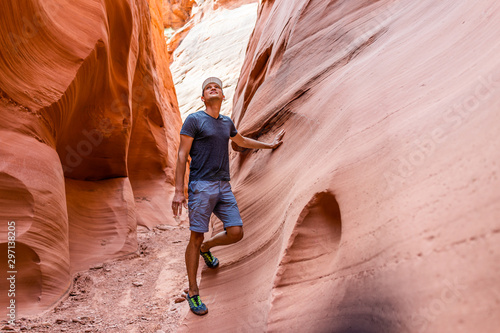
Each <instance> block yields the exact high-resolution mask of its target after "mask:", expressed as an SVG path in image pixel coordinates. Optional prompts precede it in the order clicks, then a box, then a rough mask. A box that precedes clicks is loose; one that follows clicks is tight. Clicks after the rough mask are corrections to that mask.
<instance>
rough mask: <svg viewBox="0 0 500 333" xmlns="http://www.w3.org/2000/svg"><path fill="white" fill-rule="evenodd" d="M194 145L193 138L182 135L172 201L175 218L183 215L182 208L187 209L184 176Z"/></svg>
mask: <svg viewBox="0 0 500 333" xmlns="http://www.w3.org/2000/svg"><path fill="white" fill-rule="evenodd" d="M192 144H193V138H192V137H190V136H187V135H181V142H180V144H179V151H178V153H177V166H176V168H175V194H174V198H173V200H172V211H173V213H174V216H175V217H178V216H180V215H181V214H182V206H184V208H187V201H186V196H185V195H184V176H185V175H186V164H187V161H188V156H189V151H190V150H191V145H192Z"/></svg>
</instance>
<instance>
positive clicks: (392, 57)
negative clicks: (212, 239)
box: [179, 0, 500, 332]
mask: <svg viewBox="0 0 500 333" xmlns="http://www.w3.org/2000/svg"><path fill="white" fill-rule="evenodd" d="M499 22H500V4H499V3H498V2H496V1H493V0H488V1H484V2H481V3H479V2H460V3H457V2H452V1H442V2H436V1H430V0H425V1H419V2H415V1H406V0H405V1H396V2H394V1H388V0H387V1H385V0H384V1H377V2H373V1H356V2H351V1H340V2H339V1H298V2H297V1H295V2H293V5H292V4H291V3H290V2H288V1H262V2H261V4H260V8H259V16H258V19H257V23H256V28H255V30H254V32H253V35H252V37H251V39H250V43H249V46H248V50H247V53H246V59H245V63H244V65H243V68H242V72H241V76H240V78H239V81H238V87H237V89H236V95H235V99H234V104H233V106H234V108H233V119H234V121H235V123H236V126H237V128H238V129H239V130H240V132H241V133H242V134H244V135H250V136H252V137H255V138H258V139H261V140H264V141H270V140H272V138H273V137H274V135H275V134H276V133H277V132H278V131H279V130H280V129H282V128H284V129H286V135H285V137H284V143H283V145H282V146H280V147H279V148H278V149H276V150H275V151H269V150H259V151H253V152H247V153H236V152H232V154H231V156H232V160H231V171H232V172H231V173H232V187H233V190H234V193H235V196H236V198H237V200H238V206H239V208H240V211H241V213H242V218H243V221H244V222H243V223H244V225H245V238H244V239H243V240H242V241H241V242H240V243H238V244H235V245H231V246H228V247H224V248H216V249H214V251H216V253H215V254H216V256H217V257H218V258H219V260H220V261H221V267H220V270H219V271H218V272H217V274H214V273H213V272H212V271H209V270H205V271H203V273H202V281H201V285H200V292H201V293H203V295H204V296H203V297H204V298H205V299H210V298H211V297H212V298H213V301H212V302H210V303H208V302H207V306H208V308H209V313H210V314H209V315H210V318H211V320H208V321H207V320H204V318H198V317H196V316H191V315H188V316H187V317H186V319H185V321H184V323H183V325H181V326H180V327H181V328H180V330H179V331H180V332H185V331H196V330H199V329H203V330H204V331H217V330H218V329H219V328H220V327H223V328H224V330H225V331H241V332H264V331H265V332H267V331H269V332H283V331H289V332H424V331H425V332H456V331H464V332H475V331H485V332H489V331H495V330H497V327H498V326H499V325H500V318H497V317H495V316H492V315H491V314H493V313H498V311H499V310H500V309H499V302H498V300H499V292H498V290H499V289H498V286H499V285H500V277H499V276H498V274H497V273H498V271H500V245H499V244H500V227H499V220H500V206H499V197H500V177H499V169H498V161H499V160H500V149H499V147H500V136H499V135H498V133H499V131H500V127H499V124H500V113H499V112H498V110H499V108H500V99H499V98H498V96H500V57H498V50H499V48H500V40H499V39H498V36H497V34H496V33H495V32H496V31H498V30H499V28H500V26H499V25H500V23H499ZM221 230H222V228H221V225H219V224H217V223H215V227H214V232H219V231H221ZM235 300H238V301H237V304H238V306H235V305H234V304H235Z"/></svg>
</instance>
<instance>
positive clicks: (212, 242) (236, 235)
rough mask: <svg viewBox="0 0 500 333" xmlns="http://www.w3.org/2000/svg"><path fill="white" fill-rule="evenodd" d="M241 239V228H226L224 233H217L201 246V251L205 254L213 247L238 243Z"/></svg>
mask: <svg viewBox="0 0 500 333" xmlns="http://www.w3.org/2000/svg"><path fill="white" fill-rule="evenodd" d="M242 238H243V227H240V226H235V227H227V228H226V230H225V231H222V232H219V233H218V234H217V235H215V236H213V237H211V238H210V239H208V240H207V241H206V242H204V243H203V244H201V251H202V252H207V251H208V250H210V249H211V248H212V247H214V246H220V245H229V244H233V243H236V242H238V241H240V240H241V239H242Z"/></svg>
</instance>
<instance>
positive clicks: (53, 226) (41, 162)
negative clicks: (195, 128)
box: [0, 0, 181, 318]
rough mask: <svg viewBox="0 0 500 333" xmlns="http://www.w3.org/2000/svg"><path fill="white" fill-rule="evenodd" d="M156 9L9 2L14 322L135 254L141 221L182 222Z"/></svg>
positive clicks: (6, 60)
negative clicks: (92, 269) (94, 269)
mask: <svg viewBox="0 0 500 333" xmlns="http://www.w3.org/2000/svg"><path fill="white" fill-rule="evenodd" d="M159 7H161V3H160V2H159V1H153V0H152V1H151V2H150V4H149V6H148V4H147V3H145V2H143V1H114V0H102V1H97V0H96V1H69V0H61V1H59V0H58V1H40V0H30V1H25V2H22V3H21V2H11V1H9V2H2V3H1V4H0V11H1V12H2V13H3V14H4V16H5V17H8V18H9V19H8V20H2V22H1V23H0V31H1V32H2V33H0V45H1V53H2V56H1V57H0V76H1V78H2V79H1V82H0V140H1V142H2V145H0V161H1V162H0V208H1V209H0V218H1V220H3V221H14V222H15V227H16V266H15V270H16V271H17V273H16V293H15V301H16V306H17V313H16V315H17V316H21V315H25V314H30V313H35V312H39V311H41V310H45V309H47V308H49V307H50V306H53V305H54V304H55V302H56V301H57V300H58V299H60V297H62V296H63V295H65V293H66V292H67V291H68V290H69V287H70V284H71V274H72V273H73V272H74V271H75V270H79V269H84V268H88V267H89V266H91V265H92V264H95V263H97V262H102V261H103V259H106V258H112V257H116V256H119V255H122V254H125V253H130V252H134V251H135V250H136V248H137V240H136V238H135V233H136V226H137V224H138V223H139V224H142V225H145V226H148V227H152V226H154V225H156V224H159V223H161V224H177V222H176V221H175V220H174V219H173V217H172V213H171V210H170V209H169V207H170V198H171V196H172V194H173V172H174V168H175V152H176V150H177V146H178V140H179V134H178V133H179V130H180V126H181V118H180V115H179V112H178V107H177V102H176V97H175V91H174V87H173V82H172V79H171V74H170V71H169V69H168V62H169V61H168V54H167V53H166V47H165V41H164V37H163V27H161V26H158V24H157V23H155V22H158V21H161V10H159V9H158V8H159ZM149 8H151V10H150V9H149ZM0 249H2V253H4V254H5V256H6V255H7V249H8V229H5V228H1V230H0ZM4 250H5V251H4ZM4 259H5V257H4ZM4 259H2V260H0V270H1V272H2V273H1V274H2V275H1V276H4V275H3V274H6V272H7V269H8V268H9V267H7V266H6V265H7V261H6V260H4ZM2 281H3V282H2V288H1V289H2V290H4V289H3V286H4V281H5V279H4V278H2ZM5 296H6V295H3V296H2V297H1V298H0V306H1V309H2V310H0V315H1V316H3V317H4V318H5V314H6V313H5V311H6V305H7V304H8V302H9V301H10V299H9V298H8V297H5Z"/></svg>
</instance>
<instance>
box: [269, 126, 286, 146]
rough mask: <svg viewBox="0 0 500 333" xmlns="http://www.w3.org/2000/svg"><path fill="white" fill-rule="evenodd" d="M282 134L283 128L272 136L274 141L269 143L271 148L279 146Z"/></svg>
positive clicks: (283, 132) (281, 141)
mask: <svg viewBox="0 0 500 333" xmlns="http://www.w3.org/2000/svg"><path fill="white" fill-rule="evenodd" d="M283 135H285V130H284V129H282V130H281V131H280V132H279V133H278V134H277V135H276V137H275V138H274V141H273V142H272V143H271V148H272V149H276V148H278V147H279V146H281V144H282V143H283V140H281V139H282V138H283Z"/></svg>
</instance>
